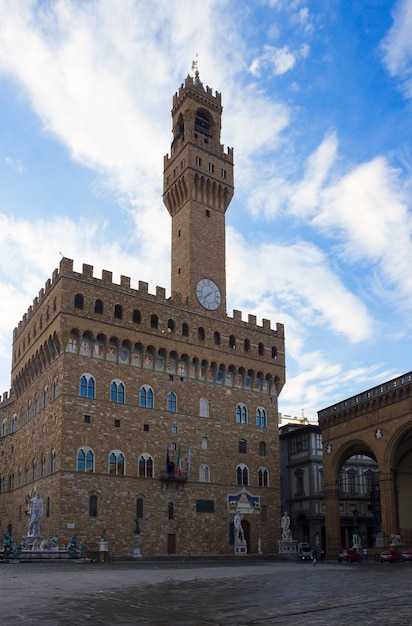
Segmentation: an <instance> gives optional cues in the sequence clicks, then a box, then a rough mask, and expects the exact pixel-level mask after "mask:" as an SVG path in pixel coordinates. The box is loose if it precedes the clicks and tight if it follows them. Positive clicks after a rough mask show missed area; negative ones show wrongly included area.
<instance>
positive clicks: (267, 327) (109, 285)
mask: <svg viewBox="0 0 412 626" xmlns="http://www.w3.org/2000/svg"><path fill="white" fill-rule="evenodd" d="M63 277H65V278H73V279H75V280H78V281H80V282H84V283H88V284H91V285H93V286H96V287H99V286H101V287H104V288H106V289H110V290H114V291H121V292H123V293H126V294H130V295H132V296H135V297H141V298H144V299H145V300H147V299H149V300H152V301H153V302H154V303H155V302H157V303H159V304H163V305H165V304H166V305H172V306H173V307H176V308H178V309H185V311H186V309H187V306H186V305H185V304H183V298H182V295H181V293H179V292H173V294H172V295H171V297H170V298H167V297H166V289H165V288H164V287H159V286H156V291H155V293H154V294H151V293H150V292H149V284H148V283H147V282H145V281H142V280H139V281H138V288H137V289H135V288H133V287H132V286H131V279H130V277H129V276H123V275H121V276H120V282H119V283H116V282H114V281H113V272H111V271H108V270H105V269H103V270H102V273H101V278H99V277H96V276H95V275H94V266H93V265H89V264H87V263H83V266H82V271H81V272H76V271H74V269H73V260H72V259H68V258H65V257H64V258H62V259H61V261H60V265H59V269H55V270H54V272H53V275H52V278H51V279H48V280H47V281H46V283H45V286H44V288H42V289H40V291H39V295H38V296H37V297H36V298H34V300H33V304H32V305H30V306H29V308H28V310H27V313H25V314H24V315H23V318H22V320H21V321H20V322H19V324H18V326H17V327H16V328H15V329H14V331H13V339H14V340H16V339H17V338H18V336H19V335H20V334H21V333H22V332H23V331H24V329H25V328H26V326H27V324H29V322H30V321H31V320H32V318H33V316H34V315H35V314H36V312H37V311H38V309H39V308H40V307H41V305H42V304H43V303H45V302H46V300H47V298H48V296H49V295H50V293H51V291H52V289H53V288H54V286H55V285H56V284H57V283H58V282H59V280H60V279H61V278H63ZM187 313H188V314H195V315H199V313H192V312H191V311H190V310H187ZM208 317H210V314H209V315H208ZM232 320H233V321H234V322H236V325H237V326H242V327H244V328H249V329H256V330H259V329H263V331H264V332H265V333H273V335H274V336H278V337H283V336H284V326H283V324H279V323H277V324H276V329H272V328H271V322H270V320H267V319H263V320H262V324H261V325H259V324H258V323H257V318H256V316H255V315H251V314H249V315H248V317H247V320H244V319H243V317H242V311H239V310H236V309H234V310H233V314H232V317H230V316H229V315H226V318H225V321H226V322H231V321H232Z"/></svg>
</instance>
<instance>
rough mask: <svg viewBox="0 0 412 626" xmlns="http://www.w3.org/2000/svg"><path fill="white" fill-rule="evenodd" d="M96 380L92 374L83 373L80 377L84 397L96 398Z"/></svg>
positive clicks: (81, 393)
mask: <svg viewBox="0 0 412 626" xmlns="http://www.w3.org/2000/svg"><path fill="white" fill-rule="evenodd" d="M94 392H95V381H94V378H93V376H92V375H91V374H82V376H81V377H80V396H81V397H82V398H94Z"/></svg>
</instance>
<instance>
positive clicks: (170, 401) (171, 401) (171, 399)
mask: <svg viewBox="0 0 412 626" xmlns="http://www.w3.org/2000/svg"><path fill="white" fill-rule="evenodd" d="M176 403H177V398H176V394H175V393H174V391H170V392H169V393H168V394H167V410H168V411H171V412H172V413H176Z"/></svg>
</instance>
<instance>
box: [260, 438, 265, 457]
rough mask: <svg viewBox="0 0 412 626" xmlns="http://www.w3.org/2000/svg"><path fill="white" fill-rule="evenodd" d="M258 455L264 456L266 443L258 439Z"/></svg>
mask: <svg viewBox="0 0 412 626" xmlns="http://www.w3.org/2000/svg"><path fill="white" fill-rule="evenodd" d="M259 456H266V443H265V442H264V441H259Z"/></svg>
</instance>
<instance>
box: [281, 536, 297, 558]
mask: <svg viewBox="0 0 412 626" xmlns="http://www.w3.org/2000/svg"><path fill="white" fill-rule="evenodd" d="M297 543H298V542H297V541H295V540H294V539H291V540H290V541H283V540H282V539H280V540H279V541H278V552H279V554H280V555H282V556H286V557H288V558H291V559H293V558H296V557H297Z"/></svg>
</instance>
